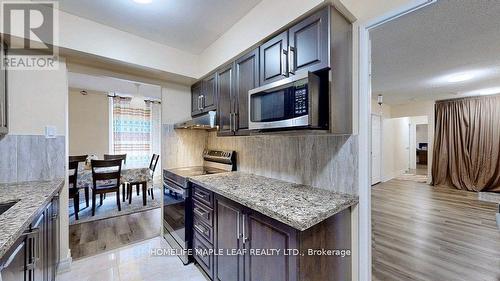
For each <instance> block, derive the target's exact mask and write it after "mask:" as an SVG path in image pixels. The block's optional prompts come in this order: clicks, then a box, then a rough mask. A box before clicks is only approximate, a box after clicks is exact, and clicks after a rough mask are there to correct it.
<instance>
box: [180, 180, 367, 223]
mask: <svg viewBox="0 0 500 281" xmlns="http://www.w3.org/2000/svg"><path fill="white" fill-rule="evenodd" d="M189 181H190V182H192V183H194V184H196V185H199V186H201V187H203V188H206V189H207V190H210V191H212V192H214V193H217V194H219V195H221V196H224V197H226V198H227V199H230V200H232V201H234V202H236V203H239V204H241V205H243V206H245V207H248V208H250V209H252V210H255V211H257V212H259V213H261V214H263V215H266V216H268V217H270V218H272V219H275V220H277V221H279V222H282V223H284V224H286V225H288V226H291V227H293V228H295V229H297V230H299V231H304V230H307V229H308V228H310V227H313V226H315V225H317V224H319V223H321V222H323V221H324V220H326V219H328V218H330V217H332V216H334V215H336V214H338V213H340V212H342V211H344V210H346V209H347V208H350V207H351V206H354V205H356V204H358V202H359V199H358V197H357V196H355V195H351V196H352V199H350V200H347V201H346V202H343V204H340V205H338V206H337V207H336V208H334V209H331V210H329V211H327V212H322V213H319V214H317V217H316V218H315V219H313V220H309V221H308V222H307V223H302V222H298V221H294V220H290V219H288V218H287V217H286V216H284V215H280V214H278V213H275V212H273V211H271V210H268V209H267V208H263V207H261V206H256V205H255V204H253V203H252V202H250V201H249V200H246V199H245V198H241V197H237V196H234V194H231V193H228V192H225V191H222V190H220V189H218V188H217V187H214V186H211V185H209V184H207V183H205V182H202V181H199V180H197V179H193V178H189Z"/></svg>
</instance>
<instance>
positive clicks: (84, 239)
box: [69, 208, 161, 260]
mask: <svg viewBox="0 0 500 281" xmlns="http://www.w3.org/2000/svg"><path fill="white" fill-rule="evenodd" d="M160 227H161V208H157V209H154V210H150V211H145V212H139V213H134V214H128V215H124V216H120V217H114V218H109V219H103V220H98V221H93V222H86V223H82V224H77V225H71V226H70V227H69V247H70V249H71V256H72V258H73V260H78V259H81V258H84V257H88V256H93V255H97V254H100V253H103V252H106V251H109V250H113V249H118V248H120V247H123V246H126V245H130V244H132V243H136V242H139V241H143V240H146V239H150V238H153V237H156V236H159V235H160Z"/></svg>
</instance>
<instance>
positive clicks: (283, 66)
mask: <svg viewBox="0 0 500 281" xmlns="http://www.w3.org/2000/svg"><path fill="white" fill-rule="evenodd" d="M287 57H288V52H287V50H285V49H283V50H282V53H281V75H283V76H288V69H287Z"/></svg>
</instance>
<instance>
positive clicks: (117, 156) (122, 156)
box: [104, 153, 128, 202]
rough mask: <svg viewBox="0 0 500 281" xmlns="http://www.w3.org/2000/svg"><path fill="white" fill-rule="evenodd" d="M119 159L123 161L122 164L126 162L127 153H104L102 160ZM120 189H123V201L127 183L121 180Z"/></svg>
mask: <svg viewBox="0 0 500 281" xmlns="http://www.w3.org/2000/svg"><path fill="white" fill-rule="evenodd" d="M117 159H121V160H122V161H123V165H125V164H127V154H126V153H125V154H104V160H117ZM121 185H122V190H123V202H125V191H126V190H127V185H128V183H126V182H123V183H122V184H121ZM104 198H106V195H104Z"/></svg>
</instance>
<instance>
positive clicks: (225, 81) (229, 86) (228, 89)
mask: <svg viewBox="0 0 500 281" xmlns="http://www.w3.org/2000/svg"><path fill="white" fill-rule="evenodd" d="M233 70H234V67H233V64H230V65H227V66H225V67H223V68H222V69H220V70H219V71H218V79H217V93H218V95H217V96H218V100H219V104H218V107H217V109H218V110H217V115H218V122H219V123H218V124H219V134H232V133H233V132H234V124H233V122H234V118H233V112H234V110H233V109H234V74H233V72H234V71H233Z"/></svg>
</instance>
